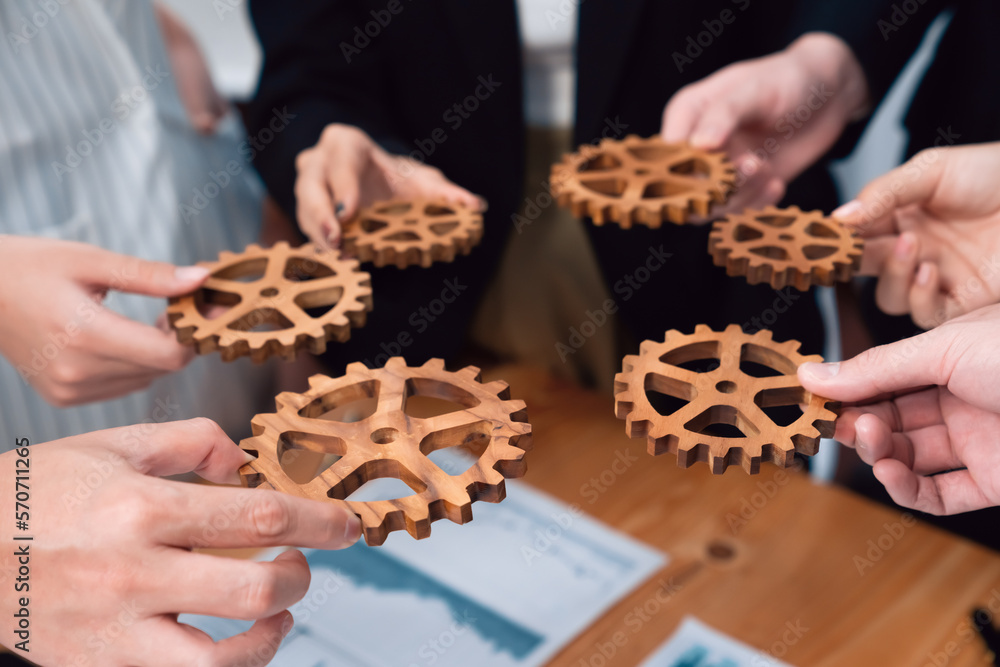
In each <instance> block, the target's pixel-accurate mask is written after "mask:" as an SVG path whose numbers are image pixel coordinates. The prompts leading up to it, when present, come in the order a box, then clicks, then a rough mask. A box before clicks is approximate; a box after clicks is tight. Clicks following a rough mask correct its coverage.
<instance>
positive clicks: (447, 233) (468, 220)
mask: <svg viewBox="0 0 1000 667" xmlns="http://www.w3.org/2000/svg"><path fill="white" fill-rule="evenodd" d="M341 238H342V244H343V248H344V252H345V253H347V254H349V255H354V256H355V257H357V258H358V259H360V260H361V261H362V262H372V263H373V264H374V265H375V266H377V267H383V266H389V265H395V266H396V267H398V268H400V269H404V268H406V267H408V266H415V265H419V266H422V267H424V268H427V267H429V266H430V265H431V264H432V263H434V262H451V261H454V259H455V257H456V255H458V254H462V255H468V254H469V252H470V251H471V250H472V247H473V246H475V245H476V244H478V243H479V241H480V240H481V239H482V238H483V216H482V215H481V214H479V213H476V212H475V211H473V210H472V209H470V208H468V207H466V206H464V205H462V204H457V203H453V202H447V201H444V200H436V199H394V200H392V201H385V202H378V203H376V204H374V205H372V206H369V207H368V208H365V209H362V210H361V211H360V212H359V213H358V214H357V215H356V216H354V217H353V218H352V219H351V220H348V221H347V222H346V223H345V224H344V228H343V231H342V237H341Z"/></svg>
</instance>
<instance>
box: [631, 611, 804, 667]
mask: <svg viewBox="0 0 1000 667" xmlns="http://www.w3.org/2000/svg"><path fill="white" fill-rule="evenodd" d="M793 634H794V633H793ZM642 667H791V666H790V665H789V664H787V663H784V662H781V661H780V660H778V659H777V658H776V657H774V656H773V655H770V654H768V653H765V652H764V651H761V650H759V649H755V648H753V647H752V646H748V645H746V644H744V643H743V642H740V641H737V640H735V639H733V638H732V637H730V636H728V635H724V634H722V633H721V632H719V631H718V630H715V629H713V628H711V627H709V626H707V625H705V624H704V623H702V622H701V621H699V620H698V619H696V618H693V617H691V616H688V617H686V618H685V619H684V620H683V621H682V622H681V625H680V627H678V628H677V631H676V632H675V633H674V634H673V635H671V636H670V639H668V640H667V641H666V642H665V643H664V644H663V646H661V647H660V649H659V650H657V651H656V653H654V654H653V655H651V656H650V657H649V658H647V659H646V661H645V662H644V663H642Z"/></svg>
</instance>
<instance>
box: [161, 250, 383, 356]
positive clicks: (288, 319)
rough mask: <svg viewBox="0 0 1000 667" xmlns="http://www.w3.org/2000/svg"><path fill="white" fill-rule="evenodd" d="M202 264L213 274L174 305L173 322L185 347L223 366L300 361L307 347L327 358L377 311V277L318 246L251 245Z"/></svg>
mask: <svg viewBox="0 0 1000 667" xmlns="http://www.w3.org/2000/svg"><path fill="white" fill-rule="evenodd" d="M199 266H204V267H205V268H207V269H209V270H210V271H211V272H212V273H211V275H210V276H209V277H208V279H207V280H206V281H205V282H204V284H203V285H202V286H201V287H200V288H199V289H198V290H196V291H195V292H193V293H192V294H188V295H185V296H181V297H176V298H174V299H171V301H170V305H169V306H167V318H168V320H169V321H170V324H171V326H173V327H174V329H176V331H177V339H178V340H179V341H180V342H181V343H184V344H187V345H193V346H194V347H195V349H196V350H197V352H198V354H209V353H211V352H215V351H216V350H217V351H218V352H219V354H220V355H221V356H222V359H223V361H232V360H234V359H238V358H239V357H243V356H249V357H250V358H251V359H252V360H253V361H254V362H255V363H263V362H264V361H266V360H267V359H269V358H271V357H272V356H280V357H282V358H284V359H285V360H287V361H294V360H295V356H296V353H297V352H298V351H299V350H300V349H307V350H309V351H310V352H311V353H313V354H322V353H323V352H324V351H326V344H327V342H328V341H330V340H337V341H340V342H343V341H346V340H347V339H348V338H350V335H351V327H360V326H363V325H364V323H365V320H366V314H367V312H368V311H370V310H371V309H372V289H371V279H370V276H369V275H368V274H367V273H364V272H362V271H359V270H358V261H357V260H355V259H343V258H342V257H341V256H340V253H339V252H336V251H328V250H323V249H321V248H319V247H318V246H316V245H314V244H311V243H309V244H306V245H303V246H301V247H298V248H292V247H290V246H289V245H288V243H287V242H285V241H280V242H278V243H275V244H274V246H272V247H271V248H261V247H260V246H258V245H256V244H251V245H249V246H247V247H246V249H245V250H244V251H243V252H242V253H239V254H236V253H231V252H222V253H220V254H219V259H218V261H215V262H201V263H199ZM312 309H318V310H316V311H313V310H312ZM213 310H217V311H221V312H215V313H211V311H213ZM310 311H312V312H310ZM320 311H323V312H320ZM315 313H318V314H315Z"/></svg>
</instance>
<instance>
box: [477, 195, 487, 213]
mask: <svg viewBox="0 0 1000 667" xmlns="http://www.w3.org/2000/svg"><path fill="white" fill-rule="evenodd" d="M476 199H477V200H478V201H479V212H480V213H486V211H488V210H489V209H490V203H489V202H488V201H486V198H485V197H476Z"/></svg>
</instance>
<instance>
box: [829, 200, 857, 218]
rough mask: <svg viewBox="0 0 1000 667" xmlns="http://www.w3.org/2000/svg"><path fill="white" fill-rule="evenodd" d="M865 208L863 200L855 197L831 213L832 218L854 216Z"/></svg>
mask: <svg viewBox="0 0 1000 667" xmlns="http://www.w3.org/2000/svg"><path fill="white" fill-rule="evenodd" d="M862 208H863V206H862V204H861V202H859V201H858V200H857V199H853V200H851V201H849V202H847V203H846V204H844V205H843V206H840V207H838V208H837V210H835V211H834V212H833V213H831V214H830V217H831V218H852V217H854V216H855V215H856V214H858V213H860V212H861V209H862Z"/></svg>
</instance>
